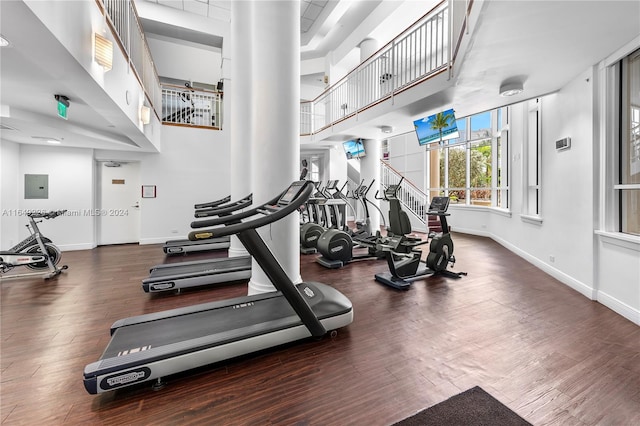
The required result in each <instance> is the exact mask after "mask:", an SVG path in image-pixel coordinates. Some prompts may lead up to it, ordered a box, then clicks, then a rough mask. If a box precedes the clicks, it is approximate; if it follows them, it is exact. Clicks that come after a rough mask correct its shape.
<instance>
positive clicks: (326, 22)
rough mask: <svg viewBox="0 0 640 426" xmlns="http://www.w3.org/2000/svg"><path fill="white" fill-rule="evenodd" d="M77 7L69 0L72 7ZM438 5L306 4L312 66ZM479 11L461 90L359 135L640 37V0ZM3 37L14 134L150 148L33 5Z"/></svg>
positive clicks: (584, 61)
mask: <svg viewBox="0 0 640 426" xmlns="http://www.w3.org/2000/svg"><path fill="white" fill-rule="evenodd" d="M137 2H138V3H148V2H153V3H158V4H159V5H160V6H168V7H170V8H172V9H176V13H178V12H179V13H182V14H183V15H184V14H185V11H186V12H188V13H191V14H193V15H194V16H196V15H200V16H199V18H202V19H214V18H212V17H211V15H212V14H213V15H215V19H223V20H224V19H227V21H228V19H229V12H230V2H229V1H213V0H209V1H201V0H178V1H166V0H137ZM73 3H74V2H73V1H69V4H70V7H72V4H73ZM432 4H433V3H431V2H425V1H422V2H418V1H346V0H342V1H317V0H314V1H304V0H303V1H302V4H301V29H302V33H301V40H302V46H301V59H302V60H307V59H312V58H324V57H325V56H326V55H327V54H331V55H332V58H333V59H336V58H337V59H340V58H342V57H345V56H346V55H347V53H348V52H350V51H352V50H353V49H354V48H356V47H357V46H358V44H359V43H360V42H361V41H362V40H364V39H365V38H367V37H371V38H374V39H376V40H379V41H380V42H381V44H384V43H385V42H387V41H388V40H390V39H391V38H392V37H393V36H394V35H395V34H398V33H399V32H400V28H406V27H407V26H408V25H409V24H410V23H411V22H413V21H415V20H416V19H417V18H419V17H420V16H421V15H422V14H423V13H424V12H426V9H427V8H428V7H430V5H432ZM156 6H158V5H156ZM177 9H181V10H177ZM420 10H422V13H420ZM474 10H475V11H476V12H477V11H480V12H481V13H480V17H479V20H478V23H477V26H476V27H475V29H474V33H473V34H471V35H470V37H472V39H471V42H470V44H469V48H468V49H467V50H466V51H464V52H461V54H460V57H459V63H458V64H457V65H456V68H455V70H454V84H452V85H451V86H452V87H451V88H449V89H447V90H446V91H444V92H443V93H442V94H441V95H440V96H437V97H432V98H429V99H425V100H422V101H417V102H414V103H413V104H411V105H406V106H404V107H402V108H398V109H397V110H395V111H393V112H392V113H389V114H386V115H385V116H383V117H380V118H379V119H378V120H377V122H376V123H364V124H360V126H361V128H356V129H354V132H356V133H358V134H362V135H363V137H367V136H366V135H367V134H368V133H369V132H371V131H372V129H374V128H375V129H377V130H378V132H379V125H381V124H382V125H390V126H393V127H394V129H395V130H396V131H397V132H403V131H406V126H407V123H410V120H411V119H412V118H414V117H416V116H417V115H420V114H426V113H428V112H430V111H431V110H432V109H434V108H439V107H441V106H447V107H451V106H454V107H455V108H456V112H457V113H458V114H459V115H460V114H462V115H465V114H471V113H474V112H480V111H483V110H486V109H490V108H495V107H497V106H500V105H503V104H505V103H506V102H507V101H509V102H514V101H518V100H524V99H527V98H530V97H535V96H539V95H542V94H546V93H551V92H553V91H555V90H558V89H559V88H561V87H562V86H563V85H565V84H566V83H567V82H569V81H572V80H573V79H575V78H576V77H577V76H579V74H580V73H582V72H584V71H585V70H587V69H588V68H589V67H590V66H592V65H594V64H596V63H598V62H599V61H600V60H602V59H603V58H605V57H606V56H607V55H609V54H611V53H612V52H614V51H615V50H616V49H618V48H620V47H622V46H624V45H625V44H627V43H629V42H630V41H632V40H633V39H634V38H636V39H637V38H638V37H640V2H638V1H607V0H602V1H533V0H532V1H525V0H522V1H480V0H476V1H475V2H474ZM147 24H148V23H147V22H145V23H144V27H145V30H146V31H149V32H153V33H157V34H164V36H165V37H174V38H176V39H185V40H187V41H189V42H191V43H196V44H198V43H199V44H202V45H203V47H207V48H210V47H211V46H214V47H215V46H216V43H217V44H218V46H219V45H220V44H221V38H220V37H217V36H215V35H211V34H204V33H202V32H197V31H193V29H192V28H188V27H189V26H188V25H181V26H178V25H175V24H171V23H165V24H160V23H157V22H156V23H155V24H153V25H154V26H147ZM0 31H1V32H2V35H3V36H4V37H6V38H8V39H9V40H10V42H11V45H10V46H9V47H8V48H6V47H5V48H0V77H1V78H0V104H1V105H2V110H1V114H0V115H1V116H2V117H1V124H2V125H3V130H2V131H1V132H2V133H1V136H2V139H6V140H10V141H15V142H19V143H43V141H42V140H41V139H36V138H34V137H42V136H54V137H59V138H64V146H82V147H96V148H102V149H114V150H139V148H137V145H143V142H141V141H139V140H138V139H136V136H135V132H133V130H132V128H131V126H130V125H127V123H126V120H125V119H124V118H126V117H124V118H123V117H122V114H121V113H119V112H118V107H117V105H113V103H112V102H109V100H107V99H105V96H104V94H101V93H100V90H99V87H98V86H97V85H96V84H95V83H93V84H92V82H91V81H89V80H91V77H89V76H88V75H86V72H83V70H82V69H80V68H81V67H79V66H78V64H77V63H76V62H75V61H74V60H73V58H71V57H70V55H68V54H65V52H64V49H63V48H62V46H61V45H60V43H59V42H57V40H55V39H54V38H53V37H51V36H50V33H49V32H48V30H47V28H45V27H44V25H43V24H42V23H41V22H40V21H39V20H38V19H37V18H36V17H35V16H34V15H33V13H31V11H30V10H29V8H28V7H26V6H25V5H24V3H23V2H22V1H0ZM337 59H336V60H337ZM513 77H518V78H521V79H522V80H523V81H524V86H525V92H524V93H523V94H522V95H519V97H517V98H515V99H509V100H506V99H505V98H501V97H500V96H499V95H498V87H499V85H500V83H501V82H502V81H504V80H505V79H508V78H513ZM80 88H83V92H82V96H76V97H77V98H79V102H77V103H75V104H73V106H72V109H71V113H72V114H73V117H74V120H69V121H68V122H61V121H60V120H59V119H58V118H57V117H56V116H55V109H54V108H55V107H54V106H52V105H53V104H54V101H53V98H52V95H53V93H68V94H71V95H73V94H74V91H77V90H80ZM89 105H93V106H94V107H89ZM95 105H98V106H99V107H97V108H96V107H95ZM8 115H10V117H8ZM76 118H78V120H76ZM4 126H7V127H4ZM7 128H9V129H14V130H7ZM360 132H361V133H360Z"/></svg>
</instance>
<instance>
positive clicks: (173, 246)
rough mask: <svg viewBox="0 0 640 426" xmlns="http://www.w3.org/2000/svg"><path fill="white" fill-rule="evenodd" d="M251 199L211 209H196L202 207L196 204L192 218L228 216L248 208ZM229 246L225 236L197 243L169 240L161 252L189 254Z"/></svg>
mask: <svg viewBox="0 0 640 426" xmlns="http://www.w3.org/2000/svg"><path fill="white" fill-rule="evenodd" d="M252 198H253V197H252V196H251V195H248V196H246V197H244V198H242V199H240V200H238V201H234V202H233V203H227V204H219V205H216V206H213V207H204V208H198V207H199V206H203V204H197V205H196V212H195V214H194V216H195V217H210V216H221V215H228V214H231V213H233V212H235V211H237V210H240V209H243V208H245V207H248V206H250V205H251V203H252ZM214 203H215V202H214ZM230 245H231V240H230V237H229V236H228V235H227V236H223V237H216V238H208V239H202V240H198V241H191V240H188V239H181V240H169V241H167V242H166V243H165V244H164V246H162V250H163V251H164V252H165V253H166V254H187V253H190V252H199V251H208V250H222V249H227V248H229V246H230Z"/></svg>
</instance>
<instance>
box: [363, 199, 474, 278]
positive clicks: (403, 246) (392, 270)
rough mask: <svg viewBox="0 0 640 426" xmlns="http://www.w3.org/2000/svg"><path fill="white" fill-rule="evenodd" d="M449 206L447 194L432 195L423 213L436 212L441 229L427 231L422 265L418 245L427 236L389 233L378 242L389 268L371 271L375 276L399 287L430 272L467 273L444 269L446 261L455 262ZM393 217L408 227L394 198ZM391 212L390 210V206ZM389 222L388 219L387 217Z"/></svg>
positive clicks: (407, 221)
mask: <svg viewBox="0 0 640 426" xmlns="http://www.w3.org/2000/svg"><path fill="white" fill-rule="evenodd" d="M448 207H449V197H433V199H432V200H431V204H430V205H429V209H428V211H427V215H429V216H437V217H438V218H439V219H440V226H441V228H442V232H441V233H431V232H430V233H429V237H430V238H431V242H430V244H429V253H428V254H427V258H426V260H425V261H424V264H425V265H426V267H423V266H421V265H422V263H423V262H422V260H421V259H422V250H420V249H419V248H418V246H420V245H422V244H427V243H429V238H427V240H424V241H415V240H403V239H402V236H401V235H392V236H390V237H389V238H388V240H387V241H386V242H385V244H381V245H380V248H381V250H383V251H385V252H386V258H387V264H388V265H389V272H384V273H380V274H376V275H375V280H376V281H377V282H379V283H381V284H384V285H387V286H390V287H393V288H396V289H400V290H407V289H409V287H410V286H411V283H412V282H413V281H416V280H419V279H423V278H426V277H429V276H432V275H436V274H438V275H444V276H447V277H450V278H460V277H462V276H463V275H467V273H466V272H453V271H450V270H448V269H447V268H448V266H449V265H453V264H455V262H456V258H455V256H454V255H453V240H452V239H451V233H450V229H449V224H448V223H447V216H449V213H447V209H448ZM395 212H396V214H397V219H394V222H395V221H397V222H398V223H399V224H400V225H399V226H401V227H403V228H404V229H406V228H407V226H408V227H409V228H410V226H411V224H410V222H409V217H408V216H407V213H406V212H405V211H404V210H402V208H401V207H400V203H399V200H398V204H397V207H395ZM390 216H391V210H390ZM389 222H392V219H391V217H390V218H389Z"/></svg>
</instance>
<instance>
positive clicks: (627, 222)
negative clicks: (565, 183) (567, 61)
mask: <svg viewBox="0 0 640 426" xmlns="http://www.w3.org/2000/svg"><path fill="white" fill-rule="evenodd" d="M621 70H622V75H621V79H620V86H621V87H620V94H621V111H620V129H621V132H620V146H619V153H620V154H619V156H620V160H619V173H618V182H617V184H616V185H614V189H615V190H616V191H618V197H619V200H618V205H619V215H618V216H619V218H618V220H619V231H621V232H624V233H628V234H635V235H640V50H637V51H636V52H634V53H632V54H631V55H629V56H628V57H626V58H625V59H624V60H623V61H622V67H621Z"/></svg>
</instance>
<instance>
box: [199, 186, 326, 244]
mask: <svg viewBox="0 0 640 426" xmlns="http://www.w3.org/2000/svg"><path fill="white" fill-rule="evenodd" d="M302 182H303V184H302V185H303V189H302V190H301V191H300V192H299V193H298V195H297V196H296V197H295V198H293V199H292V200H291V201H290V202H289V203H288V204H285V205H279V204H277V203H271V202H268V203H265V204H262V205H261V206H258V207H256V208H255V209H252V211H255V213H254V215H255V214H257V213H260V214H262V216H260V217H258V218H256V219H253V220H249V221H246V222H238V221H239V220H240V219H239V216H241V215H243V213H237V214H233V215H229V216H225V217H221V218H220V220H224V222H223V224H225V226H221V227H218V228H210V229H204V230H201V231H191V232H190V233H189V239H190V240H192V241H197V240H201V239H207V238H213V237H222V236H225V235H235V234H238V233H240V232H242V231H246V230H248V229H256V228H260V227H262V226H264V225H268V224H270V223H273V222H275V221H277V220H280V219H282V218H283V217H285V216H287V215H289V214H291V213H293V212H294V211H296V210H298V208H299V207H300V206H301V205H303V204H304V203H305V201H307V199H308V198H309V197H310V196H311V193H312V192H313V190H314V185H313V183H312V182H311V181H302ZM247 213H249V212H247Z"/></svg>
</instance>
